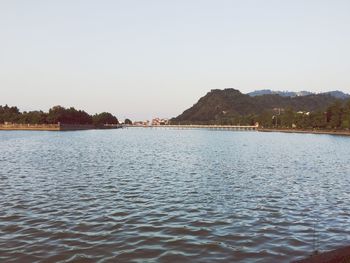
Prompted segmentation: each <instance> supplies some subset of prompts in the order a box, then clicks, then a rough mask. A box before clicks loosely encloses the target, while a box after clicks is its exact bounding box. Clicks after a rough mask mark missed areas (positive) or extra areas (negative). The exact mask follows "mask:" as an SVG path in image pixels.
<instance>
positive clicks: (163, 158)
mask: <svg viewBox="0 0 350 263" xmlns="http://www.w3.org/2000/svg"><path fill="white" fill-rule="evenodd" d="M0 166H1V169H0V262H10V261H12V262H36V261H37V262H57V261H62V262H66V261H67V262H69V261H72V262H73V261H74V262H289V261H291V260H295V259H300V258H303V257H305V256H307V255H308V254H310V253H311V252H312V251H313V250H314V249H315V248H317V249H319V250H321V251H322V250H329V249H333V248H338V247H340V246H344V245H349V244H350V205H349V204H350V191H349V189H350V138H349V137H341V136H330V135H312V134H287V133H260V132H231V131H206V130H157V129H142V128H140V129H132V128H131V129H120V130H91V131H75V132H35V131H0Z"/></svg>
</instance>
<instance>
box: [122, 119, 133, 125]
mask: <svg viewBox="0 0 350 263" xmlns="http://www.w3.org/2000/svg"><path fill="white" fill-rule="evenodd" d="M124 124H127V125H131V124H132V121H131V120H130V119H125V120H124Z"/></svg>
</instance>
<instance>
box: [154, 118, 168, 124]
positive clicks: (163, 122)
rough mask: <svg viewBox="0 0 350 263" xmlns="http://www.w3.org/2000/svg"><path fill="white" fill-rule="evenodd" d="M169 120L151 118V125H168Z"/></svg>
mask: <svg viewBox="0 0 350 263" xmlns="http://www.w3.org/2000/svg"><path fill="white" fill-rule="evenodd" d="M168 124H169V120H168V119H160V118H155V119H153V120H152V125H153V126H159V125H168Z"/></svg>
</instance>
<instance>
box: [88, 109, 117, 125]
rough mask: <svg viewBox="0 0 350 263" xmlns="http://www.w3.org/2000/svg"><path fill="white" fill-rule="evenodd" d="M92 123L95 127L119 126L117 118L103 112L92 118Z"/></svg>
mask: <svg viewBox="0 0 350 263" xmlns="http://www.w3.org/2000/svg"><path fill="white" fill-rule="evenodd" d="M92 121H93V124H94V125H103V124H118V123H119V121H118V119H117V117H115V116H113V115H112V114H111V113H109V112H102V113H99V114H95V115H94V116H92Z"/></svg>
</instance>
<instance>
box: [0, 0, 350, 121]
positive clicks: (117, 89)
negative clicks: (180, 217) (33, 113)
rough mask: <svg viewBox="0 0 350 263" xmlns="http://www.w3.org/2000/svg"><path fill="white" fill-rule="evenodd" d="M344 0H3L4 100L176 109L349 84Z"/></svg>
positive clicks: (144, 112) (138, 115)
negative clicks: (229, 97)
mask: <svg viewBox="0 0 350 263" xmlns="http://www.w3.org/2000/svg"><path fill="white" fill-rule="evenodd" d="M349 14H350V1H349V0H327V1H325V0H283V1H281V0H274V1H272V0H255V1H254V0H227V1H225V0H211V1H207V0H197V1H195V0H184V1H182V0H176V1H170V0H169V1H167V0H159V1H152V0H147V1H146V0H139V1H136V0H123V1H122V0H120V1H118V0H114V1H112V0H111V1H105V0H95V1H89V0H81V1H77V0H57V1H52V0H42V1H36V0H31V1H28V0H23V1H17V0H0V37H1V38H0V92H1V95H0V104H2V105H3V104H6V103H7V104H9V105H17V106H18V107H19V108H20V109H21V110H33V109H42V110H45V111H46V110H48V109H49V108H50V107H51V106H53V105H58V104H59V105H62V106H75V107H76V108H79V109H84V110H86V111H87V112H89V113H95V112H101V111H109V112H112V113H113V114H115V115H116V116H117V117H118V118H120V119H123V118H125V117H130V118H132V119H133V120H138V119H146V118H151V117H155V116H159V117H173V116H176V115H178V114H180V113H182V111H183V110H185V109H186V108H188V107H189V106H192V105H193V104H194V103H195V102H196V101H197V100H198V99H199V97H201V96H203V95H205V94H206V93H207V92H208V91H209V90H211V89H223V88H236V89H239V90H241V91H242V92H244V93H245V92H249V91H253V90H256V89H266V88H268V89H273V90H293V91H299V90H310V91H316V92H320V91H328V90H335V89H339V90H342V91H345V92H350V15H349Z"/></svg>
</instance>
